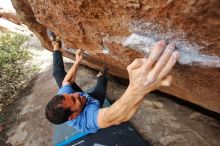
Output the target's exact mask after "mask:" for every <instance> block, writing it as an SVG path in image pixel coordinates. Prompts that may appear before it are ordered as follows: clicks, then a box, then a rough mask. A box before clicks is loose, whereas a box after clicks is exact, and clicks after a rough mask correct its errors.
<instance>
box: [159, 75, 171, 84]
mask: <svg viewBox="0 0 220 146" xmlns="http://www.w3.org/2000/svg"><path fill="white" fill-rule="evenodd" d="M172 80H173V78H172V76H171V75H168V76H166V77H165V78H164V79H163V80H162V82H161V86H165V87H169V86H171V83H172Z"/></svg>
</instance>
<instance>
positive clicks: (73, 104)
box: [62, 93, 86, 120]
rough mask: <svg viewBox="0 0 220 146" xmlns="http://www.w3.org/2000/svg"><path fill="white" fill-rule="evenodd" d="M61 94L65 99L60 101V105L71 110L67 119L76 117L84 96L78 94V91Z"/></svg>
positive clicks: (82, 104) (81, 106)
mask: <svg viewBox="0 0 220 146" xmlns="http://www.w3.org/2000/svg"><path fill="white" fill-rule="evenodd" d="M63 96H64V98H65V99H64V101H63V103H62V107H64V108H70V110H71V111H72V112H73V113H72V116H70V118H69V120H71V119H73V118H76V117H77V116H78V115H79V114H80V112H81V111H82V109H83V107H84V105H85V103H86V98H85V97H84V96H80V95H79V93H72V94H63Z"/></svg>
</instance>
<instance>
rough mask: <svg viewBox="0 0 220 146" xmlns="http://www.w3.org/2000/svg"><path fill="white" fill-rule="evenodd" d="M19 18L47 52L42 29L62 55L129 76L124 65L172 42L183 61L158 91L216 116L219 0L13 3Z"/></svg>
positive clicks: (219, 71)
mask: <svg viewBox="0 0 220 146" xmlns="http://www.w3.org/2000/svg"><path fill="white" fill-rule="evenodd" d="M12 2H13V5H14V7H15V8H16V11H17V14H18V16H20V18H21V20H22V21H23V23H25V24H26V25H27V26H28V27H29V28H30V29H31V30H32V31H33V32H34V33H35V34H36V35H37V36H38V37H39V38H40V40H41V42H42V44H43V46H44V47H46V48H47V49H48V50H51V45H50V42H49V40H48V38H47V36H46V28H49V29H51V30H52V31H54V32H55V33H56V34H57V35H58V36H59V37H60V38H62V40H63V42H64V44H65V46H64V47H65V50H66V52H65V53H64V55H66V56H67V57H69V58H73V57H72V54H73V53H74V49H73V48H75V49H77V48H81V49H83V50H84V59H85V61H84V63H85V64H87V65H88V66H90V67H92V68H100V67H101V66H102V65H103V64H106V65H108V66H109V68H110V73H111V74H113V75H116V76H119V77H123V78H127V72H126V66H127V65H128V64H129V63H131V62H132V61H133V60H134V59H135V58H137V57H143V56H147V54H148V53H149V51H150V48H151V46H152V45H154V44H155V42H156V41H158V40H160V39H165V40H166V41H167V42H174V43H176V46H177V48H178V50H179V51H180V53H181V59H180V61H179V63H178V64H177V65H176V67H175V68H174V70H173V71H172V72H171V74H172V75H173V77H174V81H173V85H172V87H169V88H161V89H160V90H161V91H163V92H166V93H169V94H172V95H175V96H177V97H179V98H182V99H184V100H187V101H190V102H193V103H195V104H198V105H200V106H202V107H205V108H207V109H210V110H212V111H215V112H218V113H220V80H219V77H220V50H219V48H220V1H219V0H190V1H188V0H161V1H155V0H110V1H104V0H99V1H91V0H78V1H72V0H62V1H60V0H28V1H25V0H14V1H12Z"/></svg>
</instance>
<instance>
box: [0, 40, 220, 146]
mask: <svg viewBox="0 0 220 146" xmlns="http://www.w3.org/2000/svg"><path fill="white" fill-rule="evenodd" d="M31 46H32V48H34V47H33V46H35V51H36V50H37V53H36V52H35V57H34V59H35V61H36V60H38V61H36V62H37V63H39V64H41V65H42V66H43V67H42V72H41V73H39V74H38V75H37V76H36V78H34V79H33V80H32V81H31V82H30V84H29V88H27V90H26V92H25V93H23V95H22V96H21V97H20V99H19V100H18V101H17V102H16V103H15V104H14V106H12V107H11V108H12V110H13V111H14V112H12V115H11V116H12V117H13V118H11V119H9V120H8V124H7V125H6V128H5V129H7V130H4V131H3V132H5V134H6V135H7V138H6V137H4V139H3V138H1V139H0V142H1V141H3V140H4V141H6V142H7V143H10V144H12V145H13V146H51V145H53V143H52V138H53V125H52V124H50V123H49V122H48V121H47V120H46V118H45V116H44V108H45V105H46V103H47V102H48V101H49V100H50V99H51V98H52V97H53V96H54V95H55V94H56V93H57V86H56V83H55V81H54V79H53V78H52V66H51V63H52V57H51V53H50V52H45V50H41V49H39V47H40V46H39V42H38V41H37V40H35V39H33V40H32V41H30V42H29V47H31ZM36 48H37V49H36ZM65 62H66V63H65V66H66V68H70V66H71V63H70V62H72V61H69V60H66V61H65ZM96 73H97V71H94V70H92V69H90V68H87V67H85V66H83V65H81V66H80V68H79V70H78V73H77V78H76V83H77V84H79V86H80V87H82V88H83V89H84V90H86V89H88V88H90V87H92V86H93V85H94V84H95V82H96V78H95V75H96ZM118 81H119V79H116V78H113V77H110V81H109V84H108V92H107V97H109V99H110V100H112V101H114V100H116V99H117V98H119V97H120V95H122V93H123V92H124V91H125V89H126V85H123V84H121V83H119V82H118ZM130 122H131V123H132V124H133V125H134V127H135V128H136V129H137V130H138V132H139V133H140V134H141V135H142V136H143V137H144V138H145V139H146V140H148V141H149V142H150V143H152V145H153V146H159V145H165V146H166V145H167V146H188V145H189V146H191V145H192V146H219V145H220V130H219V129H220V121H219V115H218V114H213V113H210V112H207V111H206V110H202V109H200V108H198V107H196V106H194V105H191V104H188V103H187V104H186V103H185V102H181V101H179V100H177V99H176V98H171V97H169V96H168V95H164V94H160V93H151V94H149V95H147V96H146V97H145V99H144V101H143V103H142V105H141V107H140V109H139V111H138V112H137V114H136V115H135V116H134V117H133V119H132V120H131V121H130Z"/></svg>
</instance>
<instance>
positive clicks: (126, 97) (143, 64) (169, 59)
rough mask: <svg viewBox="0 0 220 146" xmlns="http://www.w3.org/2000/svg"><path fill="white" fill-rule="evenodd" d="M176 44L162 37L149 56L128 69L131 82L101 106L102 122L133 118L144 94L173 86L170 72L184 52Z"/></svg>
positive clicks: (100, 118)
mask: <svg viewBox="0 0 220 146" xmlns="http://www.w3.org/2000/svg"><path fill="white" fill-rule="evenodd" d="M174 50H175V46H174V45H173V44H169V45H167V46H166V43H165V41H160V42H158V43H157V44H156V46H155V47H154V48H153V49H152V51H151V53H150V55H149V57H148V58H138V59H135V60H134V61H133V62H132V63H131V64H130V65H128V67H127V70H128V74H129V80H130V84H129V86H128V88H127V90H126V91H125V92H124V94H123V95H122V96H121V97H120V98H119V99H118V100H117V101H116V102H115V103H114V104H112V105H111V106H110V107H107V108H101V109H100V110H99V113H98V125H99V127H100V128H106V127H109V126H112V125H117V124H120V123H122V122H125V121H128V120H129V119H131V118H132V117H133V116H134V114H135V113H136V112H137V110H138V108H139V106H140V104H141V101H142V100H143V98H144V96H145V95H146V94H148V93H149V92H151V91H153V90H155V89H158V88H159V87H160V86H170V84H171V80H172V77H171V76H170V75H168V74H169V72H170V71H171V69H172V68H173V66H174V65H175V63H176V62H177V61H178V59H179V57H180V55H179V52H178V51H174Z"/></svg>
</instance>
